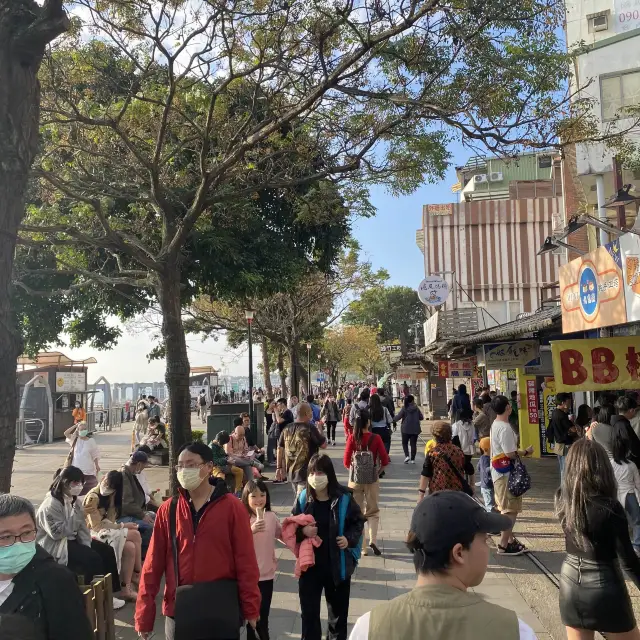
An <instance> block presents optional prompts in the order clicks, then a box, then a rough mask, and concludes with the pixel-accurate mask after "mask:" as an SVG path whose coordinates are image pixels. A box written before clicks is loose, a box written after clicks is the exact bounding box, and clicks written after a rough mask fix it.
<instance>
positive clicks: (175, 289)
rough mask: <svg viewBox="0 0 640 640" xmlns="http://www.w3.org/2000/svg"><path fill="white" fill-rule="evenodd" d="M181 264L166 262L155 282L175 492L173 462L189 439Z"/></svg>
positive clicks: (174, 483)
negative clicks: (162, 348) (159, 317)
mask: <svg viewBox="0 0 640 640" xmlns="http://www.w3.org/2000/svg"><path fill="white" fill-rule="evenodd" d="M180 276H181V274H180V267H179V266H178V265H177V264H175V265H167V268H166V269H165V270H164V271H163V273H162V274H161V275H160V277H159V281H158V285H157V293H158V301H159V303H160V309H161V311H162V338H163V340H164V347H165V357H166V362H167V364H166V373H165V381H166V383H167V387H168V388H169V402H170V405H171V406H170V414H169V415H170V418H169V420H170V424H169V465H170V466H169V468H170V469H171V470H172V472H171V475H170V490H171V492H172V493H175V491H176V490H177V481H176V475H175V471H173V470H174V469H175V465H176V464H177V462H178V451H180V448H181V447H182V445H184V444H185V443H187V442H190V441H191V393H190V391H189V371H190V367H189V356H188V354H187V341H186V338H185V332H184V326H183V324H182V300H181V296H180V279H181V278H180Z"/></svg>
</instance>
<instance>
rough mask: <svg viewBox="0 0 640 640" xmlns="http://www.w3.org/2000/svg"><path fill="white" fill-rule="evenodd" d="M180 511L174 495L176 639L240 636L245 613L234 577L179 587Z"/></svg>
mask: <svg viewBox="0 0 640 640" xmlns="http://www.w3.org/2000/svg"><path fill="white" fill-rule="evenodd" d="M177 510H178V498H177V497H176V496H174V497H173V498H172V499H171V506H170V509H169V535H170V537H171V546H172V550H173V571H174V574H175V580H176V604H175V613H174V616H175V640H209V639H215V638H220V639H222V638H224V639H225V640H227V639H233V638H239V637H240V627H242V613H241V609H240V597H239V595H238V583H237V582H236V581H235V580H213V581H212V582H196V583H195V584H185V585H182V586H180V573H179V567H178V543H177V540H176V519H177Z"/></svg>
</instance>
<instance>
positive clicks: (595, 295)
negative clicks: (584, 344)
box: [560, 240, 627, 333]
mask: <svg viewBox="0 0 640 640" xmlns="http://www.w3.org/2000/svg"><path fill="white" fill-rule="evenodd" d="M560 299H561V301H562V331H563V333H572V332H574V331H584V330H587V329H597V328H598V327H609V326H612V325H615V324H622V323H624V322H626V321H627V310H626V306H625V297H624V289H623V279H622V259H621V255H620V243H619V242H618V240H614V241H613V242H610V243H609V244H606V245H604V246H602V247H598V248H597V249H595V250H594V251H591V252H590V253H588V254H586V255H585V256H582V257H581V258H577V259H576V260H572V261H571V262H569V263H568V264H565V265H563V266H562V267H560Z"/></svg>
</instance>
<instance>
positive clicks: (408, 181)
mask: <svg viewBox="0 0 640 640" xmlns="http://www.w3.org/2000/svg"><path fill="white" fill-rule="evenodd" d="M70 4H72V6H73V7H74V9H77V10H78V11H79V16H80V17H79V18H78V24H77V29H75V30H74V32H73V34H72V35H71V36H70V38H69V39H66V40H64V41H63V42H62V43H61V44H60V45H59V46H57V47H56V48H55V50H54V51H53V52H52V55H51V56H50V58H49V60H48V63H47V65H46V69H45V72H44V74H42V81H43V85H44V92H43V99H44V112H45V113H46V124H45V127H44V129H43V131H42V134H43V139H44V141H45V143H46V148H45V150H44V153H43V154H42V160H41V162H40V163H39V166H38V169H37V176H38V177H39V178H40V180H41V182H42V184H43V185H47V187H46V189H47V190H48V191H49V200H50V201H52V202H54V203H55V201H56V199H57V198H68V199H70V200H71V201H73V202H74V203H75V205H76V206H75V208H74V214H73V215H72V216H70V217H68V218H67V219H65V220H63V221H62V222H59V221H54V220H52V221H51V222H49V223H48V224H47V223H46V222H44V221H40V222H39V223H38V225H37V226H38V228H37V229H35V231H34V227H33V226H32V227H30V228H29V227H25V228H24V232H25V233H27V234H31V233H34V232H35V233H38V234H44V235H45V236H46V238H47V239H48V240H49V241H50V242H54V243H60V242H68V241H69V240H75V241H76V242H77V243H78V244H81V245H83V246H84V247H89V248H98V249H101V250H106V251H108V252H109V253H110V256H111V257H112V258H113V259H116V258H117V265H116V268H111V265H109V273H108V276H106V275H104V274H103V275H102V276H100V277H102V278H103V283H104V284H105V285H106V286H113V285H115V286H118V285H122V286H134V287H141V288H143V289H144V290H145V291H149V292H150V294H151V295H153V296H154V297H156V298H157V301H158V304H159V306H160V309H161V311H162V316H163V326H162V334H163V338H164V341H165V351H166V358H167V371H166V380H167V383H168V386H169V393H170V397H171V400H172V402H171V411H172V415H171V422H172V425H173V427H174V429H173V432H172V440H171V444H172V447H173V448H175V447H177V446H179V445H180V444H181V443H182V442H183V441H184V440H185V439H186V438H187V437H188V435H189V430H190V412H189V389H188V376H189V362H188V357H187V351H186V343H185V339H184V330H183V325H182V317H181V306H182V305H183V303H184V302H185V298H187V299H188V297H189V295H190V294H191V293H192V292H189V290H188V288H189V282H187V281H186V279H185V278H184V277H183V276H184V268H185V262H186V261H187V259H188V258H189V257H190V253H189V252H190V248H191V241H190V238H191V236H192V234H193V233H194V232H197V230H198V228H199V226H200V225H201V224H202V223H203V222H202V221H203V219H204V218H206V219H207V224H209V226H211V227H212V228H214V229H215V228H217V227H218V226H222V227H224V228H227V229H228V228H229V224H230V222H229V220H228V219H227V218H226V214H227V213H228V212H229V211H230V210H231V209H234V205H236V207H235V208H236V209H237V203H239V202H242V201H243V198H245V197H250V196H251V195H252V194H254V193H257V192H259V191H260V190H265V189H266V190H269V189H270V190H273V191H275V192H276V193H279V194H283V193H284V192H286V191H287V190H291V189H295V188H297V187H298V186H300V185H302V184H309V183H313V182H316V181H317V180H320V179H324V178H330V179H331V180H332V181H334V182H341V181H342V182H344V181H345V180H347V179H348V181H347V182H346V183H345V184H344V185H343V188H344V190H345V191H344V193H347V194H349V195H351V196H352V198H353V201H354V202H358V201H360V200H361V193H362V189H363V187H364V185H365V183H366V182H367V181H375V182H382V183H387V184H388V185H389V186H390V188H391V189H392V190H393V191H394V192H396V193H397V192H408V191H411V190H413V189H414V188H416V187H417V186H418V185H419V184H420V183H422V182H423V181H424V180H434V179H439V178H441V177H442V176H443V173H444V170H445V169H446V166H447V159H448V154H447V150H446V145H447V143H448V141H449V139H450V138H451V136H458V135H462V136H464V137H465V139H466V140H468V141H470V142H472V143H477V144H481V145H484V146H486V147H488V148H489V149H491V150H492V151H495V152H499V153H511V152H513V151H514V150H516V149H519V148H521V147H522V146H527V145H528V146H546V145H548V144H549V143H550V142H553V141H554V139H555V135H556V131H557V126H558V124H559V119H560V118H561V117H562V114H563V110H562V108H561V107H563V106H564V105H565V104H567V101H568V99H569V96H568V95H566V93H563V92H562V90H561V89H562V87H563V86H567V82H566V81H567V76H568V69H569V65H568V64H567V62H568V60H567V56H566V55H565V54H564V53H563V51H562V42H561V41H559V40H558V38H557V36H556V30H557V27H558V25H559V23H560V21H561V20H562V17H563V15H564V13H563V8H562V5H561V3H558V2H557V0H531V1H529V2H526V3H514V2H506V1H505V0H487V1H485V2H483V3H481V4H477V3H474V2H465V1H462V2H460V0H449V1H447V2H444V3H443V2H442V0H426V1H419V0H387V1H385V2H380V0H364V1H356V0H339V1H338V2H333V1H328V0H287V1H286V2H283V1H282V0H231V1H229V0H206V1H205V0H201V1H200V0H158V1H157V2H149V0H127V1H126V2H125V1H123V0H75V2H73V3H70ZM61 5H62V2H61V0H57V1H55V0H48V1H47V2H46V3H45V6H44V10H42V11H41V10H40V9H39V8H38V6H37V5H36V4H35V2H31V1H30V0H18V1H17V2H16V1H14V0H11V1H8V0H0V43H1V44H0V49H1V50H2V54H0V55H2V56H3V58H2V59H0V63H1V64H0V67H1V68H2V72H1V73H2V77H3V79H6V81H5V82H3V89H4V92H3V94H4V95H5V96H8V100H9V102H8V104H9V105H10V108H8V109H7V108H6V106H5V103H6V102H7V98H5V99H4V101H0V110H2V111H1V112H0V140H2V142H0V145H2V147H0V151H3V152H5V151H7V152H8V155H7V153H3V154H2V157H3V161H4V158H5V157H9V158H10V160H11V162H9V163H5V164H3V165H2V167H1V168H0V202H1V203H2V204H0V207H2V209H0V214H2V215H0V225H1V226H0V232H2V233H0V242H2V245H0V267H1V268H0V272H1V273H2V275H0V298H1V299H2V302H1V303H0V304H1V305H2V306H1V307H0V314H1V316H0V317H1V319H2V321H3V325H4V327H6V328H7V329H8V331H3V332H0V333H2V336H3V337H2V338H0V356H2V359H1V360H0V362H1V363H2V364H1V365H0V366H1V367H2V374H1V378H2V380H1V381H0V391H2V392H6V394H7V397H8V396H10V395H11V394H10V393H9V389H10V388H11V380H10V379H11V377H12V375H13V371H11V370H12V363H13V362H14V360H15V357H14V356H15V355H17V353H18V352H19V349H20V346H19V340H18V337H17V335H16V333H15V331H13V330H12V329H13V328H12V324H11V322H12V316H11V314H10V312H9V311H8V298H9V296H8V293H9V287H10V284H9V278H10V275H9V274H10V273H11V267H12V259H13V258H12V254H13V248H14V247H13V245H14V243H15V235H16V229H17V226H18V224H19V222H20V219H21V217H22V215H23V201H24V198H23V194H24V186H25V184H26V177H27V174H28V168H29V165H30V164H31V160H32V158H33V155H34V153H35V150H36V140H37V114H38V109H37V107H38V95H37V93H38V91H37V84H36V79H35V74H36V72H37V70H38V65H39V62H40V58H41V56H42V53H43V51H44V47H45V46H46V44H47V42H49V41H50V40H51V39H52V38H53V37H54V36H55V35H57V34H58V33H60V32H61V31H62V30H63V29H64V28H66V26H67V22H66V20H65V18H64V15H63V13H62V7H61ZM16 7H17V8H16ZM574 117H575V114H574ZM7 141H8V142H7ZM15 158H17V161H16V162H13V159H15ZM292 158H294V159H295V162H293V163H292V161H291V159H292ZM7 167H8V168H7ZM122 201H124V202H126V203H127V207H126V215H122V207H121V206H119V205H121V204H122ZM313 204H314V203H313V201H311V202H310V206H309V209H310V211H313ZM244 213H245V215H246V216H247V217H248V218H251V219H252V220H255V219H256V214H255V212H254V211H252V210H251V208H250V207H249V210H248V211H247V212H244ZM265 228H268V223H267V225H266V226H265ZM217 250H221V251H224V247H218V248H217ZM198 257H199V256H196V259H197V258H198ZM67 268H68V267H67ZM237 268H238V270H239V271H242V265H240V264H238V265H237ZM80 269H81V275H82V277H85V278H89V277H93V278H96V276H95V274H93V275H90V270H88V269H86V268H85V267H84V266H83V265H82V263H81V264H80ZM114 271H115V272H116V273H114ZM242 276H243V280H244V281H246V283H247V285H250V284H251V277H250V276H251V274H250V273H243V274H242ZM107 277H108V280H107ZM216 285H217V282H214V283H212V285H211V286H212V288H215V287H216ZM5 294H6V295H5ZM15 413H16V407H15V404H14V403H13V402H11V403H8V404H7V405H5V406H4V407H3V413H2V416H3V418H2V420H3V422H2V424H1V425H0V426H1V427H2V434H3V436H2V437H3V438H4V440H3V441H2V444H4V443H7V444H11V438H12V436H11V435H8V434H9V432H10V431H12V430H13V424H12V421H13V419H14V418H15ZM7 449H10V447H3V450H7ZM9 467H10V465H9ZM5 468H6V465H3V472H4V469H5Z"/></svg>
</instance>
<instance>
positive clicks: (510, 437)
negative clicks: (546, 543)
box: [490, 396, 533, 556]
mask: <svg viewBox="0 0 640 640" xmlns="http://www.w3.org/2000/svg"><path fill="white" fill-rule="evenodd" d="M491 408H492V409H493V410H494V411H495V413H496V419H495V420H494V421H493V424H492V425H491V434H490V438H491V479H492V480H493V491H494V494H495V499H496V504H497V505H498V509H499V511H500V513H502V514H503V515H505V516H509V518H510V519H511V521H512V525H511V528H510V529H507V530H505V531H503V532H502V537H501V538H500V543H499V544H498V553H499V554H501V555H508V556H519V555H521V554H523V553H524V552H525V551H526V548H525V546H524V545H523V544H521V543H520V542H518V540H516V538H515V537H514V535H513V527H514V525H515V523H516V518H517V517H518V514H519V513H520V512H521V511H522V496H518V497H516V496H514V495H513V494H512V493H511V492H510V491H509V474H510V470H511V468H512V465H513V461H514V460H515V459H516V458H517V457H518V455H520V456H528V455H530V454H531V453H533V447H529V448H528V449H527V450H526V451H519V450H518V438H517V436H516V432H515V431H514V430H513V427H512V426H511V423H510V422H509V416H510V415H511V403H510V402H509V398H507V397H506V396H496V397H495V398H494V399H493V400H492V401H491Z"/></svg>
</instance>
